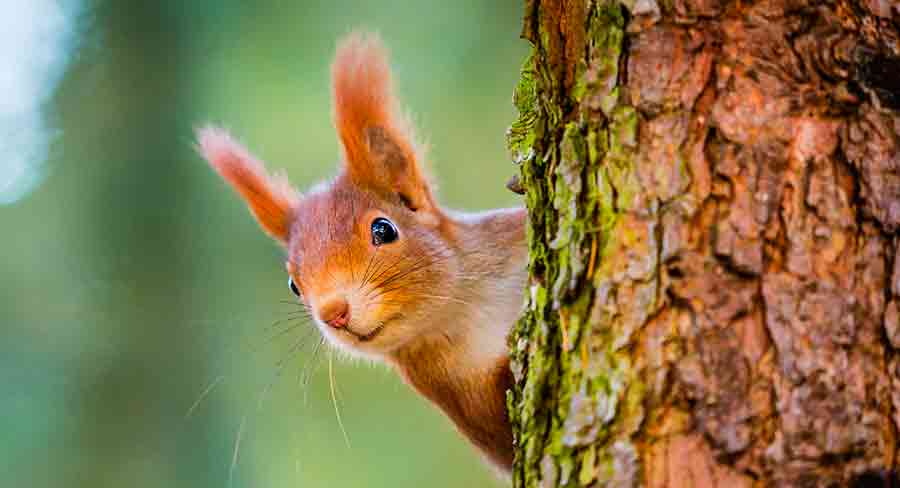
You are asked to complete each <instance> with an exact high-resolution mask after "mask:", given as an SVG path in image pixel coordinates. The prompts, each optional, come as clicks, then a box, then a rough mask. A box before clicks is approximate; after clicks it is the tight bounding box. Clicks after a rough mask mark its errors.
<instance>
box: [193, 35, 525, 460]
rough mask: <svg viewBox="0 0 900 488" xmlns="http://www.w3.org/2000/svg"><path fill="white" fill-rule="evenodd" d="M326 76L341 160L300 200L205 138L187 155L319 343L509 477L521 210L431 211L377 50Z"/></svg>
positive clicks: (356, 49) (217, 137)
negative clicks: (271, 263) (278, 268)
mask: <svg viewBox="0 0 900 488" xmlns="http://www.w3.org/2000/svg"><path fill="white" fill-rule="evenodd" d="M331 72H332V85H333V97H334V124H335V127H336V129H337V133H338V137H339V139H340V142H341V146H342V149H343V162H342V164H341V167H340V171H339V173H338V175H337V176H336V177H335V178H334V179H332V180H331V181H329V182H326V183H322V184H320V185H318V186H316V187H314V188H313V189H311V190H310V191H309V192H307V193H306V194H303V195H301V194H300V193H298V192H297V191H295V190H294V189H293V188H292V187H291V186H290V184H288V183H287V181H286V180H284V179H283V178H274V177H272V176H270V175H269V174H268V173H267V172H266V170H265V168H264V167H263V165H262V163H260V162H259V161H258V160H257V159H256V158H254V157H253V156H252V155H251V154H250V153H249V152H248V151H247V150H246V149H245V148H244V147H243V146H241V145H240V144H239V143H237V142H235V141H234V140H233V139H232V138H231V137H230V136H229V135H228V134H227V133H226V132H225V131H223V130H221V129H218V128H211V127H208V128H204V129H200V130H199V131H198V133H197V138H198V143H199V150H200V152H201V153H202V155H203V156H204V157H205V158H206V159H207V160H208V161H209V163H210V165H211V166H212V167H213V168H214V169H215V170H216V171H217V172H218V173H219V174H220V175H221V176H222V178H224V179H225V181H227V182H228V183H229V184H230V185H231V186H232V187H234V189H235V190H236V191H237V193H239V194H240V196H241V197H243V199H244V200H245V201H246V203H247V205H248V206H249V207H250V210H251V212H252V213H253V215H254V216H255V217H256V220H257V221H258V222H259V225H260V226H261V227H262V229H263V230H264V231H265V232H266V233H268V234H269V235H270V236H271V237H273V238H274V239H275V240H276V241H278V242H279V243H281V244H282V245H283V246H284V247H285V248H286V250H287V253H288V258H287V263H286V267H287V272H288V275H289V286H290V289H291V290H292V291H293V293H294V294H295V295H297V297H298V298H299V300H300V301H301V302H302V303H303V304H304V305H305V306H306V307H308V309H309V310H310V311H311V313H312V316H313V317H314V321H315V323H316V325H317V326H318V328H319V329H320V331H321V333H322V334H323V335H324V336H325V337H326V338H327V339H328V340H329V341H330V343H331V344H333V345H335V346H337V347H339V348H341V349H344V350H346V351H348V352H350V353H352V354H355V355H358V356H364V357H367V358H373V359H376V360H380V361H383V362H385V363H387V364H388V365H390V366H391V367H393V368H394V369H396V370H397V372H398V373H399V374H400V376H401V377H402V378H403V379H404V380H405V382H406V383H407V384H409V385H410V386H412V387H413V388H414V389H415V390H416V391H417V392H419V393H420V394H421V395H423V396H424V397H425V398H427V399H428V400H430V401H431V402H433V403H434V404H435V405H437V407H438V408H440V409H441V410H442V411H443V412H444V413H445V414H446V415H447V416H448V417H450V419H451V420H452V421H453V423H454V424H455V425H456V427H457V428H458V429H459V431H460V432H462V433H463V434H464V435H465V436H466V438H468V439H469V441H471V442H472V444H474V445H475V446H476V447H477V448H478V449H479V450H480V451H481V452H482V453H483V454H484V455H485V456H486V458H487V459H488V460H489V461H490V462H491V463H492V464H493V465H495V466H497V467H498V468H500V469H501V470H502V471H504V472H506V473H508V472H509V471H510V469H511V466H512V461H513V441H512V432H511V429H510V425H509V420H508V417H507V413H506V391H507V389H509V388H510V387H511V385H512V382H513V379H512V373H511V372H510V369H509V356H508V351H507V345H506V337H507V334H508V332H509V329H510V327H511V326H512V324H513V323H514V322H515V320H516V318H517V317H518V315H519V313H520V311H521V307H522V303H523V293H524V286H525V279H526V261H527V249H526V245H525V216H526V214H525V210H524V209H522V208H512V209H500V210H492V211H487V212H481V213H462V212H456V211H450V210H447V209H443V208H441V207H440V206H439V205H438V203H437V201H436V200H435V197H434V194H433V191H432V186H431V185H430V184H429V181H428V178H427V177H426V175H425V171H424V170H423V168H422V165H421V161H422V151H421V149H420V148H419V147H418V146H417V145H416V143H415V138H414V136H413V133H412V130H411V126H410V125H409V124H408V123H407V122H406V120H405V119H404V118H403V117H400V116H398V112H397V107H396V105H397V104H396V101H395V99H394V96H393V95H392V86H391V73H390V69H389V66H388V61H387V56H386V54H385V50H384V48H383V46H382V44H381V42H380V41H379V40H378V38H377V37H375V36H372V35H363V34H352V35H350V36H349V37H348V38H346V39H344V40H343V41H342V42H340V43H339V45H338V49H337V54H336V56H335V60H334V63H333V65H332V69H331Z"/></svg>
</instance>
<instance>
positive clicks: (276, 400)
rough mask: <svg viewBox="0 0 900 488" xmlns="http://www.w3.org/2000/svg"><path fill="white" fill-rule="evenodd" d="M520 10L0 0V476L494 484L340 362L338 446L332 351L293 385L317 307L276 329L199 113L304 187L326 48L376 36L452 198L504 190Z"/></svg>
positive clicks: (362, 369)
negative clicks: (200, 132)
mask: <svg viewBox="0 0 900 488" xmlns="http://www.w3.org/2000/svg"><path fill="white" fill-rule="evenodd" d="M521 13H522V8H521V5H520V1H515V0H509V1H497V0H462V1H456V2H445V1H439V0H428V1H417V2H398V1H378V2H375V1H372V2H349V1H332V2H305V1H265V2H263V1H260V2H239V1H221V0H220V1H187V2H185V1H181V0H178V1H175V0H160V1H154V2H146V1H137V0H115V1H108V2H78V1H74V0H68V1H65V0H29V1H20V0H0V45H2V47H0V224H2V227H0V233H2V235H3V239H2V240H0V251H2V255H3V259H2V260H0V263H2V268H0V269H2V275H0V276H2V278H0V385H2V388H0V432H2V434H0V485H2V486H9V487H12V486H28V487H91V488H102V487H116V488H120V487H124V486H128V487H166V488H172V487H192V488H196V487H228V486H233V487H356V486H361V487H362V486H364V487H380V486H390V487H419V486H422V487H462V486H496V485H497V483H496V481H494V480H493V475H492V473H490V472H489V470H488V468H486V467H484V466H483V465H482V463H481V462H480V461H479V460H478V459H477V456H476V454H475V453H474V451H473V450H472V449H470V448H469V447H468V446H467V445H466V444H465V442H464V441H463V440H462V439H461V438H460V436H458V435H457V434H456V433H455V432H454V430H453V427H452V426H451V424H450V423H449V422H448V421H447V420H445V419H444V418H443V417H442V416H441V415H440V414H439V413H437V412H436V411H435V410H434V409H432V407H430V406H429V405H427V404H426V403H425V402H424V401H423V400H421V399H419V398H417V397H416V396H415V395H414V394H413V393H411V392H410V391H409V390H408V389H407V388H406V387H405V386H403V385H402V384H401V383H400V381H399V380H398V379H397V378H396V377H395V375H393V374H392V373H390V372H389V371H387V370H386V369H385V368H383V367H373V366H371V365H368V364H363V363H353V362H348V361H345V360H342V359H341V358H336V360H335V364H334V376H335V379H336V385H337V390H338V391H337V394H338V400H339V402H338V403H339V408H340V414H341V417H342V419H343V422H344V424H345V426H346V431H347V434H348V436H349V441H350V446H349V447H348V446H347V445H346V443H345V441H344V438H343V435H342V433H341V429H340V427H339V425H338V422H337V419H336V413H335V408H334V406H333V405H332V401H331V396H330V391H329V382H328V362H327V361H328V357H329V354H328V351H322V353H321V354H319V356H318V361H316V362H315V364H317V365H318V366H317V367H315V368H314V369H312V370H311V371H312V375H311V380H310V382H309V384H308V385H306V386H304V385H303V381H302V377H303V376H304V368H305V367H306V366H307V365H310V364H312V363H311V362H310V358H311V356H312V352H311V347H310V346H311V345H312V344H313V343H314V342H315V339H316V338H317V336H315V333H314V334H313V335H311V336H310V338H311V339H312V340H310V341H309V344H308V345H307V346H305V347H303V348H301V349H299V350H297V351H295V352H293V353H290V350H291V348H292V346H293V345H294V344H296V343H297V340H299V339H300V338H301V337H302V336H303V335H306V333H307V332H308V331H310V330H311V328H312V325H305V326H302V327H299V328H297V329H294V330H289V331H288V332H286V333H285V334H284V335H278V331H279V330H283V329H279V327H280V326H279V325H276V326H275V327H274V328H270V327H269V326H271V325H272V324H273V323H274V322H276V321H277V320H279V319H283V318H286V317H287V316H288V313H289V312H290V311H291V310H293V307H291V306H288V305H285V304H283V303H282V300H290V299H291V298H292V295H291V294H290V292H289V291H288V287H287V284H286V282H287V277H286V275H285V273H284V269H283V255H282V252H281V250H280V249H279V248H278V247H277V246H276V245H275V244H274V243H272V242H270V241H269V239H268V238H267V237H266V236H264V235H263V233H262V232H260V231H258V230H257V227H256V224H255V222H254V221H253V219H252V218H251V216H250V215H249V213H248V212H247V210H246V209H245V207H244V206H243V204H242V203H241V202H240V201H239V200H238V198H237V197H236V196H235V195H233V194H232V193H231V192H230V191H229V190H228V189H227V188H226V187H225V185H224V184H223V183H222V182H221V181H220V180H219V178H218V177H217V176H215V175H214V174H213V173H212V171H210V170H209V169H208V168H207V167H206V165H205V164H204V163H203V161H202V160H201V159H200V157H199V156H198V155H197V154H196V153H195V152H194V150H193V146H192V129H193V128H194V127H195V126H198V125H200V124H203V123H205V122H209V121H212V122H216V123H222V124H223V125H225V126H226V127H229V128H230V129H231V130H232V131H233V132H234V133H235V134H236V135H238V137H239V138H240V139H241V140H242V141H244V142H245V143H246V144H247V145H248V146H249V147H250V148H251V149H252V150H253V151H254V152H256V153H257V154H258V155H259V156H261V157H262V158H263V159H264V160H266V161H267V163H268V164H269V166H270V167H272V168H283V169H284V170H285V171H286V172H287V173H288V175H289V176H290V178H291V179H292V181H293V182H294V183H295V184H296V185H297V186H298V187H300V188H301V189H302V188H305V187H307V186H309V185H310V184H312V183H314V182H316V181H318V180H321V179H323V178H326V177H328V176H329V175H331V174H333V172H334V170H335V165H336V162H337V160H338V154H339V152H338V145H337V141H336V136H335V134H334V131H333V129H332V126H331V119H330V110H331V108H330V91H329V86H328V82H329V64H330V61H331V56H332V54H333V51H334V46H335V42H336V40H337V39H338V38H339V37H341V36H342V35H344V34H346V33H347V32H349V31H350V30H351V29H353V28H356V27H363V28H366V29H372V30H377V31H379V32H380V33H381V34H382V37H383V38H384V39H385V42H386V44H387V45H388V46H389V47H390V49H391V52H392V57H393V66H394V69H395V76H396V82H397V88H398V93H399V94H400V96H401V98H402V100H403V103H404V105H405V106H407V107H408V108H409V109H410V110H411V111H412V113H413V114H414V116H415V119H416V120H417V122H418V125H419V127H420V132H421V134H422V135H423V136H427V139H428V140H429V142H430V144H431V148H432V149H431V153H430V154H431V158H430V160H431V165H432V168H433V174H434V176H435V178H436V180H437V181H438V182H439V183H440V190H439V194H440V197H441V198H442V200H443V201H444V202H445V203H446V204H448V205H450V206H453V207H458V208H464V209H480V208H487V207H496V206H508V205H514V204H518V203H519V199H517V198H515V196H514V195H512V194H510V193H509V192H508V191H506V190H505V189H504V183H505V181H506V179H507V177H508V176H510V175H511V174H512V173H513V172H514V168H513V166H512V164H510V163H509V162H508V161H509V157H508V155H507V152H506V149H505V145H504V131H505V130H506V127H507V126H508V125H509V123H510V122H511V121H512V120H513V115H514V109H513V107H512V104H511V95H512V92H513V88H514V85H515V83H516V80H517V78H518V69H519V66H520V64H521V62H522V61H523V60H524V56H525V54H526V51H527V47H526V43H525V42H524V41H521V40H520V39H519V37H518V34H519V30H520V27H521ZM282 364H283V365H284V367H283V368H281V367H280V365H282ZM279 370H280V371H281V373H280V374H279V373H278V372H279ZM307 371H310V370H309V369H308V368H307ZM268 385H272V387H271V388H268ZM207 391H208V394H204V393H205V392H207ZM192 406H193V407H194V408H192ZM189 411H190V415H188V412H189ZM236 444H239V446H240V449H239V456H238V457H237V460H236V462H234V458H235V454H234V452H235V445H236ZM232 466H233V467H232Z"/></svg>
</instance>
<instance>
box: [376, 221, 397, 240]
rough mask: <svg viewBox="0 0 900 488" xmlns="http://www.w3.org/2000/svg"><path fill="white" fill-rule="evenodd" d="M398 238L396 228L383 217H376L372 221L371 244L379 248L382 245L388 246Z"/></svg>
mask: <svg viewBox="0 0 900 488" xmlns="http://www.w3.org/2000/svg"><path fill="white" fill-rule="evenodd" d="M397 237H399V235H398V233H397V227H395V226H394V224H393V223H391V221H390V220H388V219H386V218H384V217H378V218H377V219H375V220H374V221H372V244H374V245H376V246H380V245H382V244H390V243H392V242H394V241H396V240H397Z"/></svg>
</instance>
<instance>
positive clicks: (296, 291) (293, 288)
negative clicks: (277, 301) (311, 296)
mask: <svg viewBox="0 0 900 488" xmlns="http://www.w3.org/2000/svg"><path fill="white" fill-rule="evenodd" d="M288 286H289V287H291V291H292V292H294V295H297V296H298V297H299V296H300V289H299V288H297V285H296V284H294V278H291V277H290V276H288Z"/></svg>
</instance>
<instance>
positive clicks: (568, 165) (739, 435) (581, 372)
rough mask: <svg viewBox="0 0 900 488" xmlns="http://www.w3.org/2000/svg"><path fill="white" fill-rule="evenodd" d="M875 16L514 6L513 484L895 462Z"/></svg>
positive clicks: (893, 74) (773, 477)
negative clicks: (520, 64)
mask: <svg viewBox="0 0 900 488" xmlns="http://www.w3.org/2000/svg"><path fill="white" fill-rule="evenodd" d="M898 26H900V5H898V3H897V2H896V1H894V0H830V1H814V0H760V1H746V0H745V1H737V0H669V1H666V2H659V3H657V1H656V0H631V1H628V2H622V3H619V2H617V1H615V0H580V1H573V0H532V1H529V2H528V3H527V5H526V16H525V26H524V31H523V36H524V37H525V38H527V39H528V40H529V41H530V42H531V43H532V45H533V47H534V49H533V52H532V55H531V56H530V58H529V59H528V61H527V62H526V63H525V66H524V68H523V71H522V79H521V82H520V84H519V86H518V88H517V90H516V105H517V107H518V108H519V111H520V117H519V119H518V120H517V121H516V122H515V123H514V124H513V127H512V128H511V129H510V134H509V143H510V148H511V149H512V151H513V154H514V157H515V158H516V160H517V162H518V163H519V164H520V167H521V183H522V187H523V188H524V190H525V192H526V200H527V205H528V209H529V214H530V229H529V246H530V255H531V259H530V265H529V266H530V283H529V289H528V293H527V295H528V298H527V309H526V312H525V313H524V315H523V317H522V319H521V320H520V321H519V323H518V324H517V325H516V327H515V329H514V331H513V333H512V336H511V338H510V344H511V348H512V351H513V352H512V354H513V361H512V365H513V372H514V374H515V377H516V381H517V384H516V388H515V389H514V391H513V392H512V393H511V395H510V404H509V406H510V416H511V419H512V422H513V425H514V430H515V438H516V443H517V444H516V449H517V457H516V465H515V469H514V486H516V487H535V486H542V487H544V486H546V487H552V486H651V487H677V486H696V487H704V486H728V487H732V486H734V487H750V486H754V487H756V486H847V485H849V484H852V483H865V482H866V481H874V480H875V479H877V478H878V477H879V476H886V473H889V472H890V471H891V470H894V469H895V465H896V464H897V463H898V458H897V453H898V439H897V432H898V430H897V429H898V423H900V415H898V412H897V407H900V355H898V354H897V350H898V349H900V313H898V297H900V261H897V260H895V259H894V257H895V255H896V253H897V248H898V245H900V239H898V238H897V231H898V229H900V110H898V107H900V29H898ZM854 480H856V481H854ZM873 486H880V485H873Z"/></svg>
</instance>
